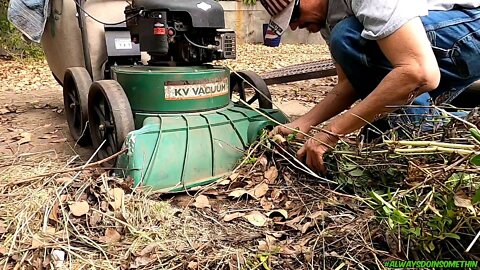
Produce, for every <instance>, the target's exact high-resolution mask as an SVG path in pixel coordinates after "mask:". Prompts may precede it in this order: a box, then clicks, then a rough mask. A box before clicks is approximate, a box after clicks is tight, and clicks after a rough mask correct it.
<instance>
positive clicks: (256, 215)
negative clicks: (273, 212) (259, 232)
mask: <svg viewBox="0 0 480 270" xmlns="http://www.w3.org/2000/svg"><path fill="white" fill-rule="evenodd" d="M245 218H246V219H247V220H248V222H250V223H251V224H253V225H254V226H257V227H262V226H265V224H266V223H267V221H268V219H267V217H266V216H265V215H263V214H262V213H260V212H258V211H252V212H250V213H248V214H247V215H245Z"/></svg>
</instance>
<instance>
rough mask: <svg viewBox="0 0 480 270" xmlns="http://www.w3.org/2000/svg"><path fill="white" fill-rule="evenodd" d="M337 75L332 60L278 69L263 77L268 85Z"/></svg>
mask: <svg viewBox="0 0 480 270" xmlns="http://www.w3.org/2000/svg"><path fill="white" fill-rule="evenodd" d="M335 75H337V71H336V69H335V65H334V64H333V62H332V60H321V61H314V62H308V63H303V64H297V65H292V66H288V67H284V68H280V69H276V70H273V71H270V72H267V73H264V74H262V75H261V77H262V79H264V80H265V83H266V84H267V85H271V84H280V83H288V82H295V81H303V80H310V79H319V78H325V77H330V76H335Z"/></svg>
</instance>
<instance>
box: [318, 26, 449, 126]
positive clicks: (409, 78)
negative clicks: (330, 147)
mask: <svg viewBox="0 0 480 270" xmlns="http://www.w3.org/2000/svg"><path fill="white" fill-rule="evenodd" d="M378 44H379V46H380V49H381V50H382V52H383V53H384V54H385V56H386V57H387V58H388V60H389V61H390V63H391V64H392V66H393V70H392V71H391V72H390V73H389V74H388V75H387V76H386V77H385V78H384V79H383V80H382V81H381V82H380V84H379V85H378V86H377V88H375V90H374V91H373V92H372V93H370V95H369V96H368V97H367V98H365V99H364V100H363V101H362V102H360V103H359V104H357V105H356V106H354V107H353V108H352V109H350V110H349V111H347V112H346V113H345V114H343V115H340V116H339V117H337V118H335V119H334V120H333V121H332V122H331V123H330V124H329V125H328V126H327V129H329V130H331V131H332V132H334V133H337V134H348V133H351V132H353V131H356V130H358V129H359V128H361V127H362V126H364V125H365V124H366V122H365V121H368V122H372V121H373V120H374V119H375V117H377V116H378V115H380V114H383V113H386V112H390V111H393V109H391V108H387V106H395V105H405V104H407V103H409V102H410V101H411V100H413V98H415V97H416V96H418V95H419V94H421V93H424V92H427V91H431V90H433V89H435V88H436V87H437V86H438V84H439V82H440V70H439V67H438V64H437V61H436V59H435V56H434V54H433V51H432V49H431V47H430V42H429V41H428V38H427V36H426V33H425V29H424V27H423V24H422V22H421V20H420V19H419V18H415V19H413V20H411V21H410V22H408V23H407V24H405V25H404V26H402V27H401V28H400V29H398V30H397V31H396V32H394V33H393V34H392V35H390V36H388V37H386V38H383V39H381V40H378Z"/></svg>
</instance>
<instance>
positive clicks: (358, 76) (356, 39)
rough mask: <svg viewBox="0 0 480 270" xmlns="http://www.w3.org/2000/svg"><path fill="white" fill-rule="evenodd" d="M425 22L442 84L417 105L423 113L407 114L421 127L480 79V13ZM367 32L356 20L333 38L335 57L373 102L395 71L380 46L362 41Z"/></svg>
mask: <svg viewBox="0 0 480 270" xmlns="http://www.w3.org/2000/svg"><path fill="white" fill-rule="evenodd" d="M421 19H422V22H423V25H424V27H425V30H426V33H427V36H428V38H429V40H430V43H431V45H432V50H433V51H434V53H435V56H436V58H437V61H438V65H439V67H440V71H441V79H440V85H439V86H438V88H437V89H435V90H433V91H431V92H429V93H424V94H422V95H420V96H418V97H417V98H416V99H415V100H414V102H413V103H412V104H411V105H419V107H415V108H413V107H412V108H406V109H402V110H403V111H404V115H408V116H409V117H406V118H404V119H401V120H405V119H407V121H409V122H416V123H421V122H423V121H424V120H425V118H428V117H430V116H431V115H435V114H437V113H438V112H433V111H432V110H433V109H431V108H428V106H431V105H432V102H433V103H434V104H441V103H449V102H451V101H452V100H453V99H454V98H455V97H457V96H458V95H459V94H460V93H461V92H462V91H464V90H465V89H466V88H467V87H468V86H469V85H471V84H472V83H474V82H475V81H477V80H479V79H480V8H476V9H457V10H450V11H430V12H429V15H428V16H425V17H422V18H421ZM362 30H363V26H362V24H361V23H360V22H359V21H358V20H357V19H356V18H355V17H349V18H346V19H344V20H342V21H341V22H340V23H338V24H337V25H336V26H335V27H334V28H333V30H332V34H331V38H330V51H331V53H332V56H333V58H334V59H335V61H336V62H337V64H339V65H340V66H341V67H342V69H343V70H344V72H345V74H346V76H347V78H348V79H349V81H350V82H351V84H352V85H353V87H354V88H355V90H356V92H357V93H358V97H359V98H365V97H366V96H368V95H369V94H370V93H371V92H372V91H373V90H374V89H375V88H376V87H377V85H378V84H379V83H380V82H381V81H382V79H383V78H384V77H385V76H386V75H387V74H388V73H389V72H390V71H391V70H392V65H391V64H390V62H389V61H388V60H387V59H386V57H385V56H384V55H383V53H382V51H381V50H380V48H379V46H378V44H377V42H376V41H371V40H367V39H364V38H362V37H361V35H360V34H361V32H362ZM479 103H480V102H479ZM420 106H425V107H423V108H422V107H420Z"/></svg>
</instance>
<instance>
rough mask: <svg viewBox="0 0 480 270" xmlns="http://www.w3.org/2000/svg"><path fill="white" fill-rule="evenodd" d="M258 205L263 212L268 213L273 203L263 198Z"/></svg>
mask: <svg viewBox="0 0 480 270" xmlns="http://www.w3.org/2000/svg"><path fill="white" fill-rule="evenodd" d="M260 205H261V206H262V208H263V209H264V210H267V211H270V210H272V209H273V203H272V202H271V201H269V200H268V199H267V197H263V198H262V199H261V200H260Z"/></svg>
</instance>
